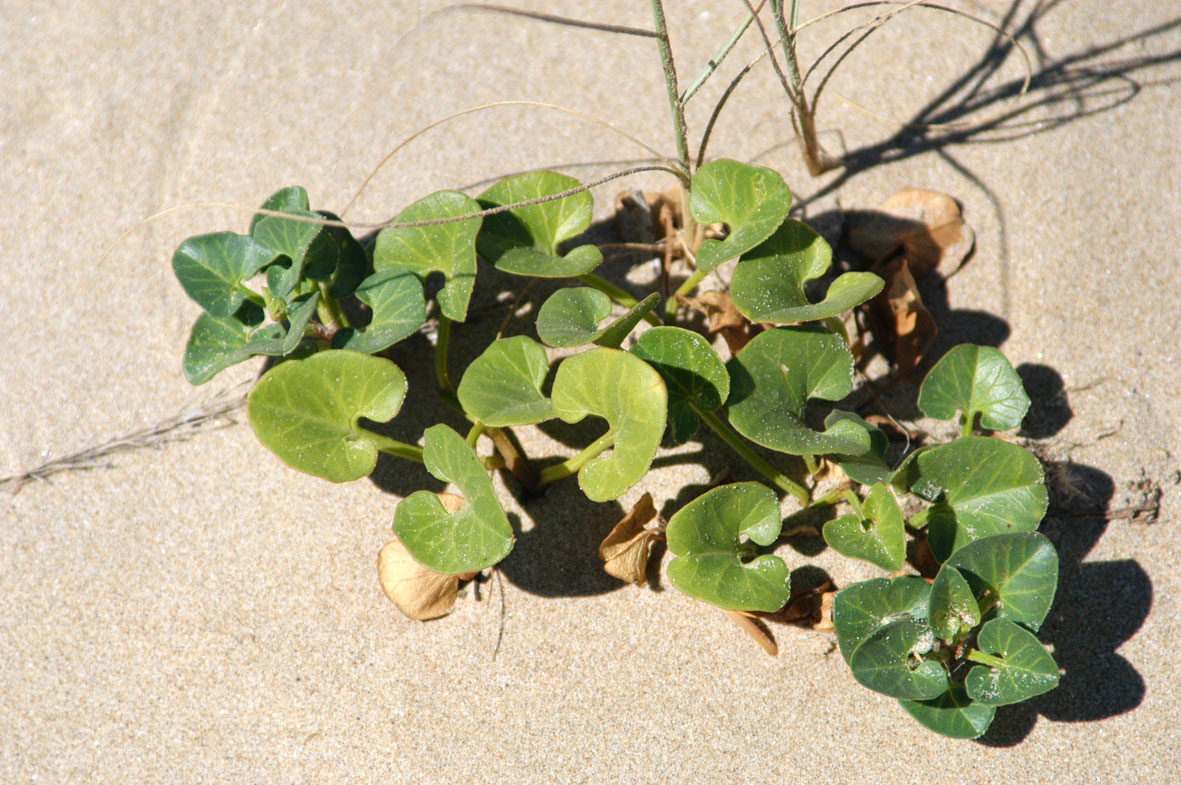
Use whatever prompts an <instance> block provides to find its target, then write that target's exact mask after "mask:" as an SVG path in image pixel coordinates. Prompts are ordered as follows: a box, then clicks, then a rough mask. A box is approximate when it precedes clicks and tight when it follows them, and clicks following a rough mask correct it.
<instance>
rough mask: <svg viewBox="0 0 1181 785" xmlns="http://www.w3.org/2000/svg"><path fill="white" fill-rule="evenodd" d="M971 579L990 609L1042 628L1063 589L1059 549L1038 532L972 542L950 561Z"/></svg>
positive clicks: (972, 585)
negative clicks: (1059, 578)
mask: <svg viewBox="0 0 1181 785" xmlns="http://www.w3.org/2000/svg"><path fill="white" fill-rule="evenodd" d="M947 564H948V565H949V566H952V567H955V568H956V569H957V570H959V571H960V572H961V573H962V574H963V576H964V577H965V578H966V579H967V581H968V585H970V586H971V587H972V592H973V593H974V594H975V595H976V598H977V600H979V602H980V607H981V608H982V609H984V610H990V609H993V608H995V615H996V617H997V618H1001V619H1008V620H1010V621H1014V622H1017V623H1018V624H1024V625H1025V626H1026V627H1029V628H1030V629H1031V630H1033V631H1034V632H1036V631H1037V630H1038V629H1039V628H1040V627H1041V626H1042V622H1043V621H1045V619H1046V614H1047V613H1049V612H1050V606H1051V605H1052V604H1053V603H1054V593H1055V592H1056V591H1057V590H1058V552H1057V551H1056V550H1054V546H1053V544H1051V543H1050V541H1049V540H1047V539H1046V538H1045V537H1044V536H1043V535H1041V534H1039V533H1038V532H1021V533H1019V534H1000V535H997V536H996V537H989V538H987V539H984V540H977V541H976V542H973V543H971V544H970V545H967V546H965V547H963V548H961V549H960V550H958V551H956V552H955V553H954V554H952V557H951V558H950V559H948V560H947Z"/></svg>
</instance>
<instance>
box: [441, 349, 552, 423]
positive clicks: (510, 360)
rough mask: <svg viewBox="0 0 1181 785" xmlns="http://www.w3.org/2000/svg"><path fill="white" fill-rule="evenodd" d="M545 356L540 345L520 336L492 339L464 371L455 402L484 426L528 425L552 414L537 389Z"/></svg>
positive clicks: (545, 365) (542, 379)
mask: <svg viewBox="0 0 1181 785" xmlns="http://www.w3.org/2000/svg"><path fill="white" fill-rule="evenodd" d="M548 372H549V359H548V358H547V357H546V355H545V348H544V347H542V345H541V344H539V343H537V342H536V341H534V340H533V339H532V338H529V337H527V336H524V335H518V336H515V337H513V338H502V339H500V340H498V341H493V342H492V343H491V344H490V345H489V346H488V348H487V349H485V350H484V352H483V354H481V355H480V356H479V357H477V358H476V359H474V360H472V363H471V365H469V366H468V368H467V370H466V371H464V374H463V379H462V380H461V381H460V382H459V389H458V390H457V394H458V395H459V403H460V405H461V406H463V410H464V411H465V412H467V414H468V415H470V416H472V417H475V418H476V419H477V420H479V421H480V422H482V423H484V424H485V425H490V426H492V427H494V428H500V427H503V426H507V425H532V424H534V423H539V422H541V421H542V420H548V419H550V418H551V417H553V416H554V406H553V404H552V403H551V402H550V399H549V398H546V397H545V395H544V394H543V393H542V392H541V386H542V384H544V383H545V377H546V374H547V373H548Z"/></svg>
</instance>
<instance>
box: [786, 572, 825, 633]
mask: <svg viewBox="0 0 1181 785" xmlns="http://www.w3.org/2000/svg"><path fill="white" fill-rule="evenodd" d="M834 594H836V592H835V591H834V590H833V587H832V581H825V582H824V583H822V584H820V585H819V586H816V587H813V588H811V589H808V590H806V591H802V592H800V593H798V594H793V595H792V598H791V602H789V603H788V604H787V605H785V606H784V607H783V609H782V610H779V611H777V612H776V613H775V614H774V615H773V616H772V617H771V618H774V619H775V620H776V621H781V622H786V623H787V624H798V625H801V626H804V627H811V628H812V629H814V630H817V631H818V632H831V631H832V629H833V626H832V598H833V595H834Z"/></svg>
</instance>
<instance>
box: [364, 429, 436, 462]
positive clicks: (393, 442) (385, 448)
mask: <svg viewBox="0 0 1181 785" xmlns="http://www.w3.org/2000/svg"><path fill="white" fill-rule="evenodd" d="M365 438H366V439H370V440H372V441H373V442H374V443H375V444H377V449H379V450H381V451H382V452H384V453H386V454H387V455H396V456H398V457H399V458H405V459H406V460H408V461H416V462H418V463H422V462H423V461H422V448H421V447H419V446H418V445H417V444H406V442H400V441H398V440H397V439H391V438H389V437H388V436H382V435H381V434H380V433H374V432H373V431H368V430H367V431H365Z"/></svg>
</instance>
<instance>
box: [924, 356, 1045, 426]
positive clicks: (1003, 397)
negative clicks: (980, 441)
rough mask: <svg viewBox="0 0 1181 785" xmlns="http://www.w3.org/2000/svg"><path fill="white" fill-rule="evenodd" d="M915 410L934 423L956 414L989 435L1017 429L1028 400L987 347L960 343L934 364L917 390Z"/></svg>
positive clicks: (1011, 373) (1007, 368)
mask: <svg viewBox="0 0 1181 785" xmlns="http://www.w3.org/2000/svg"><path fill="white" fill-rule="evenodd" d="M919 408H920V409H921V410H922V411H923V414H925V415H927V416H928V417H933V418H935V419H936V420H950V419H953V418H954V417H955V413H956V411H957V410H958V411H961V412H963V413H964V417H965V418H966V419H967V421H968V422H969V423H972V422H975V419H976V415H977V414H979V415H980V424H981V425H982V426H984V427H985V428H988V429H990V430H993V431H1007V430H1010V429H1012V428H1016V427H1017V426H1019V425H1021V420H1023V419H1024V418H1025V413H1026V412H1027V411H1029V396H1028V395H1026V394H1025V387H1024V386H1023V385H1022V384H1021V377H1020V376H1018V375H1017V372H1016V371H1014V370H1013V366H1012V365H1010V364H1009V361H1008V360H1007V359H1005V356H1004V355H1003V354H1001V353H1000V352H999V351H997V350H996V349H994V348H992V347H991V346H975V345H973V344H967V343H963V344H960V345H959V346H956V347H955V348H954V349H952V350H951V351H949V352H948V353H947V354H945V355H943V357H942V358H941V359H940V360H939V362H937V363H935V367H934V368H932V369H931V371H930V372H929V373H928V374H927V378H926V379H924V380H923V384H922V387H920V388H919Z"/></svg>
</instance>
